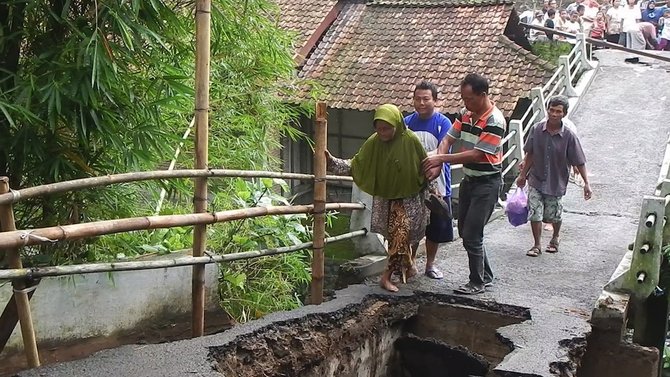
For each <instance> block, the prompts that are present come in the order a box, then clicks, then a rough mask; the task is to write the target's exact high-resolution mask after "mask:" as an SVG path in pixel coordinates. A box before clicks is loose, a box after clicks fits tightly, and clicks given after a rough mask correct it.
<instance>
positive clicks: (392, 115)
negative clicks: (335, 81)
mask: <svg viewBox="0 0 670 377" xmlns="http://www.w3.org/2000/svg"><path fill="white" fill-rule="evenodd" d="M374 128H375V133H374V134H373V135H372V136H370V137H369V138H368V140H367V141H366V142H365V143H364V144H363V146H362V147H361V149H360V150H359V151H358V153H356V155H355V156H354V158H353V159H351V160H342V159H339V158H335V157H333V156H331V155H330V153H328V152H326V156H327V158H328V170H330V171H331V172H333V173H335V174H340V175H346V174H351V175H352V176H353V178H354V182H355V183H356V185H357V186H358V187H359V188H360V189H361V190H363V191H365V192H366V193H368V194H370V195H372V196H373V203H372V229H370V231H371V232H374V233H379V234H381V235H382V236H384V237H385V238H386V239H387V240H388V253H389V260H388V266H387V268H386V270H385V271H384V274H383V275H382V278H381V282H380V284H381V286H382V288H384V289H386V290H388V291H391V292H397V291H398V287H396V286H395V285H394V284H393V283H392V282H391V277H392V275H393V274H394V273H396V274H397V275H399V276H400V278H401V280H402V281H403V282H406V281H407V278H409V277H412V276H414V275H415V274H416V268H415V267H414V265H413V257H412V250H416V247H417V246H418V244H419V241H420V240H421V239H422V238H423V236H424V234H425V230H426V225H427V223H428V215H429V212H428V209H427V208H426V206H425V205H424V199H425V198H426V197H427V182H426V179H425V177H424V175H423V172H422V170H421V161H423V159H424V158H426V152H425V150H424V148H423V146H422V145H421V142H420V141H419V139H418V138H417V137H416V135H415V134H414V133H413V132H412V131H410V130H408V129H407V126H406V125H405V122H404V120H403V116H402V113H401V112H400V110H399V109H398V108H397V107H396V106H395V105H390V104H386V105H382V106H380V107H378V108H377V110H376V111H375V116H374Z"/></svg>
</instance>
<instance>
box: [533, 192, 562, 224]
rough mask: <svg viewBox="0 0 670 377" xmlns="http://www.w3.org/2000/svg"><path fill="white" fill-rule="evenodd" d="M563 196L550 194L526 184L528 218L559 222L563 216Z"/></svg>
mask: <svg viewBox="0 0 670 377" xmlns="http://www.w3.org/2000/svg"><path fill="white" fill-rule="evenodd" d="M562 199H563V197H562V196H550V195H545V194H543V193H541V192H539V191H538V190H537V189H535V188H534V187H532V186H530V185H529V186H528V220H529V221H535V222H537V221H542V222H545V223H558V222H561V220H562V216H563V200H562Z"/></svg>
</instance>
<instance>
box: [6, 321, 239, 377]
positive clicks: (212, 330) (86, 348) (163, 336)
mask: <svg viewBox="0 0 670 377" xmlns="http://www.w3.org/2000/svg"><path fill="white" fill-rule="evenodd" d="M190 320H191V317H190V315H187V316H183V317H178V318H174V319H173V320H172V321H169V323H168V322H164V324H161V325H157V324H155V323H144V324H142V325H140V326H138V327H137V328H136V329H135V330H133V331H128V332H123V333H118V334H112V335H110V336H107V337H94V338H88V339H80V340H77V341H75V342H65V343H60V344H58V345H53V344H40V345H38V347H39V353H40V361H41V362H42V365H48V364H53V363H60V362H66V361H72V360H78V359H83V358H85V357H87V356H89V355H92V354H94V353H96V352H98V351H101V350H104V349H109V348H115V347H119V346H122V345H127V344H155V343H165V342H171V341H175V340H182V339H188V338H190V337H191V323H190ZM165 323H167V324H165ZM230 327H232V322H231V320H230V317H228V315H227V314H226V313H225V312H223V311H216V312H208V313H206V316H205V333H206V335H210V334H216V333H219V332H221V331H224V330H226V329H229V328H230ZM27 368H28V365H27V363H26V359H25V356H24V355H23V353H22V352H13V353H9V354H7V353H6V352H3V353H2V354H1V355H0V377H8V376H12V375H13V374H14V373H16V372H19V371H21V370H25V369H27Z"/></svg>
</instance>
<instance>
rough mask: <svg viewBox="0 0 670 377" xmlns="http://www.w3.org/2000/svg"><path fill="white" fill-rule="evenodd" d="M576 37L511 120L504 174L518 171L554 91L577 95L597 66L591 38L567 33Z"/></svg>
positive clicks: (504, 142) (545, 113)
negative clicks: (531, 131) (592, 56)
mask: <svg viewBox="0 0 670 377" xmlns="http://www.w3.org/2000/svg"><path fill="white" fill-rule="evenodd" d="M567 35H568V36H573V37H575V38H576V43H575V45H574V47H573V48H572V50H570V53H569V54H568V55H563V56H560V57H559V58H558V67H557V68H556V71H555V72H554V74H553V75H551V77H550V78H549V80H547V82H546V83H545V84H544V85H543V86H541V87H535V88H532V89H531V90H530V96H529V97H530V98H529V99H530V105H529V106H528V108H527V109H526V111H525V112H524V113H523V114H522V115H521V117H519V118H518V119H512V120H510V122H509V127H508V133H507V135H506V136H505V138H504V139H503V144H504V145H505V149H506V150H507V152H506V153H505V155H504V158H503V160H504V162H503V163H504V164H506V168H505V169H504V170H503V177H504V176H506V175H507V174H509V173H511V174H513V175H516V174H518V172H519V171H518V164H519V163H520V162H521V161H522V160H523V157H524V153H523V145H524V140H526V138H527V134H528V131H529V129H530V128H531V127H532V126H533V125H534V124H536V123H538V122H540V121H541V120H542V119H544V118H546V117H547V104H548V101H549V98H551V97H552V96H554V95H565V96H567V97H574V96H577V95H578V93H577V90H576V89H575V83H576V82H577V81H578V80H579V78H580V76H581V75H582V74H583V73H584V72H585V71H587V70H590V69H593V65H592V64H591V62H590V60H589V58H588V53H587V51H588V48H587V43H588V42H587V39H586V38H585V36H584V34H577V35H572V34H567Z"/></svg>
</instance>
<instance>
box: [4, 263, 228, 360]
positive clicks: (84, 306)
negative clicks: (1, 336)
mask: <svg viewBox="0 0 670 377" xmlns="http://www.w3.org/2000/svg"><path fill="white" fill-rule="evenodd" d="M169 257H170V258H173V257H174V255H171V256H169ZM191 271H192V268H191V267H174V268H165V269H160V270H145V271H124V272H115V273H94V274H87V275H74V276H69V277H47V278H44V279H42V281H41V282H40V284H39V285H38V286H37V289H36V290H35V294H34V295H33V298H32V299H31V300H30V307H31V310H32V315H33V323H34V326H35V335H36V337H37V341H38V344H39V343H48V344H57V343H59V342H64V341H70V340H76V339H85V338H89V337H98V336H109V335H111V334H114V333H117V332H119V331H130V330H133V329H135V328H136V326H138V325H140V324H142V323H146V322H147V321H152V322H154V323H156V324H161V321H164V322H166V323H170V322H169V320H170V319H171V318H174V317H178V316H180V315H184V314H188V313H190V311H191ZM217 278H218V269H217V266H216V265H214V264H210V265H207V267H206V277H205V284H206V297H207V302H206V306H207V309H209V310H215V309H216V308H217V306H218V302H219V299H218V293H217V289H218V281H217ZM11 295H12V287H11V284H9V283H6V284H4V285H2V286H1V287H0V303H3V304H4V303H6V302H7V301H9V299H10V297H11ZM3 307H4V306H3ZM22 344H23V342H22V339H21V331H20V329H19V326H18V325H17V326H16V329H15V330H14V332H13V333H12V336H11V338H10V339H9V342H8V344H7V348H6V352H12V351H18V350H21V349H23V345H22Z"/></svg>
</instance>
